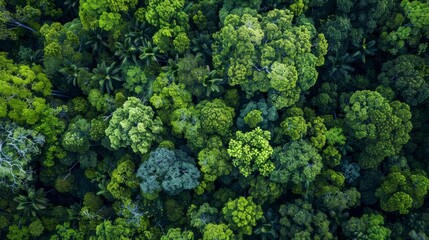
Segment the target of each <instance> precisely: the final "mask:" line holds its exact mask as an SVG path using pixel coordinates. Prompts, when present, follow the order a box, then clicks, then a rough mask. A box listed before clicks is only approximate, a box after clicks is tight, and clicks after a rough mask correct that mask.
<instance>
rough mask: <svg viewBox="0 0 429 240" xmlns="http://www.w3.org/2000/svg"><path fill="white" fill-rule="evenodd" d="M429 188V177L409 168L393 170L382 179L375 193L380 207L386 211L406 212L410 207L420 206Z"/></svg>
mask: <svg viewBox="0 0 429 240" xmlns="http://www.w3.org/2000/svg"><path fill="white" fill-rule="evenodd" d="M428 190H429V179H428V178H427V177H426V176H424V175H422V174H421V173H419V172H411V171H409V170H405V171H402V172H401V171H398V170H397V169H394V170H393V172H391V173H389V175H388V176H387V177H386V178H385V179H384V181H383V182H382V184H381V186H380V187H379V188H378V189H377V191H376V193H375V195H376V196H377V197H378V198H379V199H380V207H381V209H382V210H384V211H387V212H396V211H398V212H399V213H400V214H407V213H408V212H409V210H411V209H417V208H420V207H421V206H422V205H423V202H424V198H425V196H426V195H427V193H428Z"/></svg>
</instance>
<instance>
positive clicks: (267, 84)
mask: <svg viewBox="0 0 429 240" xmlns="http://www.w3.org/2000/svg"><path fill="white" fill-rule="evenodd" d="M293 18H294V16H293V14H292V13H291V12H290V11H289V10H279V9H275V10H272V11H270V12H268V13H266V14H264V15H263V16H262V17H259V19H258V16H254V15H251V14H248V13H244V14H242V15H239V14H238V15H236V14H230V15H228V16H227V17H226V18H225V21H224V23H223V27H222V28H221V30H220V31H219V32H217V33H215V34H214V36H213V37H214V40H215V42H214V44H213V45H212V48H213V64H214V66H215V67H216V68H217V69H218V70H219V71H220V72H221V74H222V75H223V76H224V78H227V79H228V83H229V85H231V86H235V85H240V87H241V88H242V89H243V90H244V91H246V94H247V96H248V97H250V96H253V95H254V94H255V92H258V91H261V92H268V96H269V101H270V102H271V103H272V104H273V105H274V106H275V107H276V108H277V109H282V108H284V107H289V106H291V105H293V104H294V103H295V102H297V101H298V99H299V96H300V94H301V92H302V91H307V90H308V89H309V88H310V87H312V86H313V85H314V84H315V82H316V78H317V71H316V69H315V68H316V66H317V65H321V64H322V63H323V60H322V59H323V55H324V54H326V51H324V50H321V51H320V50H316V52H317V53H318V54H320V55H319V56H316V55H314V54H313V53H312V51H313V50H312V41H313V39H314V38H315V37H316V34H315V33H316V31H315V28H314V26H313V25H312V24H311V23H310V22H307V20H306V19H300V23H299V24H293V22H292V20H293ZM284 35H288V36H290V37H288V38H287V39H286V38H282V36H284ZM319 36H320V37H321V38H323V34H320V35H319ZM314 46H315V49H319V48H325V49H326V47H327V45H326V44H318V43H317V44H315V45H314ZM255 56H257V57H255ZM318 57H319V60H318Z"/></svg>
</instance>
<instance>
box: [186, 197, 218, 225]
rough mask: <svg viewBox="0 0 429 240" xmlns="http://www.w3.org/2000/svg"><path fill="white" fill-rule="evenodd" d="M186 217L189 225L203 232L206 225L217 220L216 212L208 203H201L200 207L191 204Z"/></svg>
mask: <svg viewBox="0 0 429 240" xmlns="http://www.w3.org/2000/svg"><path fill="white" fill-rule="evenodd" d="M187 215H188V216H189V218H190V220H191V222H190V225H191V226H192V227H194V228H197V229H199V230H200V231H202V230H204V229H205V228H206V227H207V225H208V224H214V223H216V222H217V220H218V210H217V208H215V207H212V206H210V205H209V204H208V203H203V204H202V205H201V206H199V207H198V206H196V205H194V204H192V205H191V206H190V207H189V209H188V213H187Z"/></svg>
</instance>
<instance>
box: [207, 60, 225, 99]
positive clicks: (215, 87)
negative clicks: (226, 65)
mask: <svg viewBox="0 0 429 240" xmlns="http://www.w3.org/2000/svg"><path fill="white" fill-rule="evenodd" d="M207 70H208V71H209V74H208V75H207V77H205V78H204V82H203V86H204V87H205V88H206V95H207V97H208V96H210V94H211V93H213V92H219V91H220V87H219V86H220V85H221V84H222V83H223V82H224V81H223V79H222V78H219V77H217V72H216V70H212V71H210V68H209V66H207Z"/></svg>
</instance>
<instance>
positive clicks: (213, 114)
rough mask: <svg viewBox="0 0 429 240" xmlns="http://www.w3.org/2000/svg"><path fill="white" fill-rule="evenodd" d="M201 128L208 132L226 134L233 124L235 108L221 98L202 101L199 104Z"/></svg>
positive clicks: (197, 107)
mask: <svg viewBox="0 0 429 240" xmlns="http://www.w3.org/2000/svg"><path fill="white" fill-rule="evenodd" d="M196 109H197V110H199V113H200V120H201V129H202V130H203V131H204V132H205V133H207V134H219V135H221V136H226V135H227V134H228V133H229V130H230V128H231V127H232V125H233V118H234V116H235V113H234V109H233V108H231V107H228V106H227V105H226V104H225V102H224V101H223V100H221V99H214V100H213V101H202V102H200V103H199V104H198V105H197V106H196Z"/></svg>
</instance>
